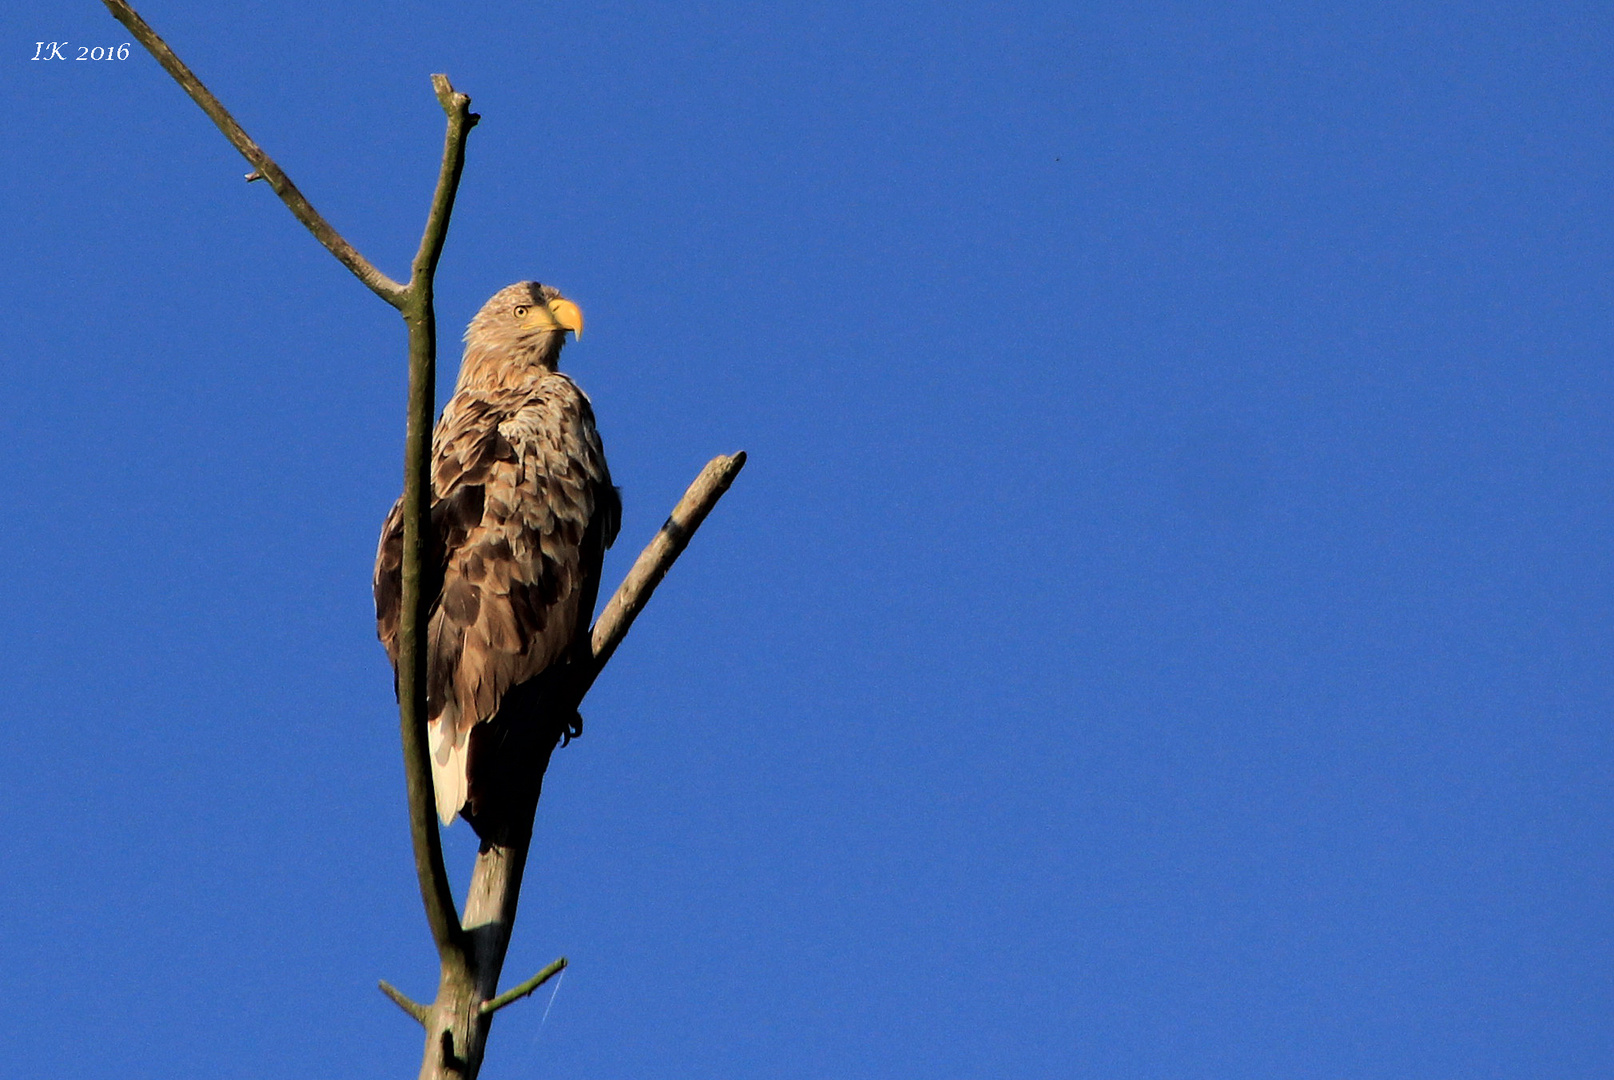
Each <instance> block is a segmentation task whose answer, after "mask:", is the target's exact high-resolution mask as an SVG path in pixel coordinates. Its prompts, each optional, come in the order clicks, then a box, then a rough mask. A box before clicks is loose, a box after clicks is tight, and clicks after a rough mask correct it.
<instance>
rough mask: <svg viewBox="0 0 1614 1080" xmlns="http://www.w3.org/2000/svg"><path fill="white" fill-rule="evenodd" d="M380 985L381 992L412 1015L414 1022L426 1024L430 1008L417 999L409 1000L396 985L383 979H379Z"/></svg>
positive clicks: (421, 1024) (422, 1025) (423, 1025)
mask: <svg viewBox="0 0 1614 1080" xmlns="http://www.w3.org/2000/svg"><path fill="white" fill-rule="evenodd" d="M380 985H381V992H382V993H383V994H385V995H387V996H388V997H389V998H391V999H392V1003H393V1004H394V1005H396V1006H398V1008H400V1009H402V1010H403V1011H404V1012H406V1013H408V1014H409V1015H410V1016H412V1017H414V1020H415V1023H417V1024H419V1025H420V1026H421V1027H425V1026H426V1018H427V1017H428V1016H430V1015H431V1009H430V1008H428V1007H427V1006H425V1005H422V1004H421V1003H420V1002H418V1001H411V1000H410V999H409V996H408V995H407V994H405V993H404V992H403V991H402V990H400V989H398V988H397V987H396V986H393V985H392V984H391V983H389V982H388V981H387V980H385V979H382V980H381V984H380Z"/></svg>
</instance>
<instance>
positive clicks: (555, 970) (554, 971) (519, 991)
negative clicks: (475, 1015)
mask: <svg viewBox="0 0 1614 1080" xmlns="http://www.w3.org/2000/svg"><path fill="white" fill-rule="evenodd" d="M565 970H566V958H565V957H564V956H563V957H561V958H560V959H559V960H556V961H555V962H554V963H553V964H550V965H549V966H548V967H546V968H544V969H543V970H542V971H540V972H539V973H538V974H536V975H534V976H533V977H532V978H530V979H528V980H527V981H526V982H524V983H517V984H516V985H515V986H512V987H511V988H510V989H508V990H506V991H505V992H504V993H502V994H500V995H499V996H498V997H496V998H494V999H493V1000H492V1001H484V1002H483V1003H482V1015H484V1016H486V1015H488V1014H490V1013H496V1012H498V1011H499V1010H500V1009H502V1008H504V1007H505V1006H506V1005H509V1004H511V1003H512V1002H516V1001H520V1000H521V999H522V998H524V997H526V996H527V995H528V994H530V993H532V992H533V991H534V990H536V989H538V988H539V987H540V986H542V985H544V983H546V982H548V981H549V980H550V979H552V978H554V977H555V976H556V975H559V974H560V973H561V972H562V971H565Z"/></svg>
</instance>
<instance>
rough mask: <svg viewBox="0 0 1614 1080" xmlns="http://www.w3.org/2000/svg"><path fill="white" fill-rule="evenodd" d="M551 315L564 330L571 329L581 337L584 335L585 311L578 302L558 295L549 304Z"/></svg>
mask: <svg viewBox="0 0 1614 1080" xmlns="http://www.w3.org/2000/svg"><path fill="white" fill-rule="evenodd" d="M548 307H549V315H550V317H551V318H552V319H554V320H555V325H556V326H558V327H560V328H561V329H562V330H570V331H571V332H572V333H574V334H576V335H577V336H578V338H579V339H581V338H582V336H583V312H582V309H581V308H579V307H578V306H577V305H576V304H574V303H572V302H571V301H570V300H567V299H565V298H564V297H558V296H557V297H556V298H555V299H553V300H551V301H550V302H549V304H548Z"/></svg>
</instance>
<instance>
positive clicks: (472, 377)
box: [375, 281, 621, 837]
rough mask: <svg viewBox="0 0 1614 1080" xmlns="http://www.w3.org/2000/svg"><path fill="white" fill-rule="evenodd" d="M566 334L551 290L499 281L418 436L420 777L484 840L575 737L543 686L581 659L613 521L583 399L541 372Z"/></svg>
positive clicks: (394, 538)
mask: <svg viewBox="0 0 1614 1080" xmlns="http://www.w3.org/2000/svg"><path fill="white" fill-rule="evenodd" d="M567 330H573V331H575V332H578V333H581V331H582V315H581V313H580V312H579V311H578V310H577V307H576V305H574V304H572V303H571V302H570V301H569V300H566V299H565V298H564V297H562V296H561V295H560V293H559V292H557V291H556V290H555V289H553V288H550V287H549V286H547V285H539V284H538V283H537V282H532V281H528V282H521V283H519V284H516V285H511V286H509V287H508V288H505V289H502V290H500V291H499V292H498V293H497V294H495V295H494V296H493V298H492V299H491V300H489V301H488V302H487V303H486V304H485V305H483V307H482V310H481V311H479V312H477V314H476V317H475V318H474V319H472V320H471V325H470V327H469V328H468V329H467V330H466V331H465V357H464V360H463V361H462V362H461V365H460V375H459V381H458V382H457V383H456V385H455V388H454V396H453V398H451V399H450V400H449V403H448V405H447V406H446V407H445V408H444V409H443V415H442V417H441V419H439V420H438V422H437V428H436V431H435V432H434V433H433V438H432V450H433V461H432V509H431V519H432V528H431V530H430V531H429V533H428V537H427V545H428V550H427V559H426V563H427V566H426V574H427V580H426V581H425V582H423V588H425V590H426V593H427V595H428V596H431V597H433V598H434V599H433V602H432V608H431V620H430V623H429V626H428V630H427V708H426V714H427V731H428V735H429V744H430V749H431V755H432V780H433V784H434V785H435V787H436V795H437V812H438V815H439V816H440V817H441V818H442V819H443V822H444V823H445V824H447V823H449V822H451V821H452V820H453V818H454V815H455V814H456V813H458V812H460V811H461V810H464V811H465V813H466V816H467V818H469V819H470V821H471V823H472V824H473V826H475V827H476V829H477V831H478V833H480V834H482V835H483V836H484V837H486V836H488V835H489V830H490V829H492V830H494V831H497V830H499V829H501V828H504V827H505V819H506V818H508V817H509V816H510V815H511V814H517V811H518V810H519V808H520V807H521V806H522V805H524V804H525V803H526V801H527V800H528V799H529V798H536V797H537V786H538V783H539V780H540V778H541V775H542V768H543V763H544V761H546V760H547V756H548V753H549V751H550V749H552V748H553V746H554V744H555V741H556V740H557V739H559V738H560V737H562V736H563V735H564V734H566V733H567V732H572V733H575V724H576V719H575V716H576V714H575V713H574V712H573V711H572V710H571V709H570V708H569V707H563V706H562V705H558V704H556V703H555V702H554V701H553V697H554V695H553V694H552V693H551V692H550V691H551V690H553V689H554V688H555V687H556V685H557V684H558V683H562V682H564V674H565V668H566V666H567V665H568V664H569V663H571V662H572V661H573V659H574V658H575V657H577V656H579V655H587V653H586V650H587V649H588V638H587V635H588V629H589V619H590V617H591V616H592V615H593V612H594V603H595V600H596V598H597V596H598V594H599V582H600V562H601V559H602V558H603V557H604V553H605V549H606V548H607V547H609V546H610V545H611V542H612V541H613V540H615V539H616V532H617V525H618V522H619V520H620V516H621V502H620V500H619V499H618V496H617V493H616V489H615V488H613V487H612V486H611V474H610V472H609V470H608V469H607V468H606V465H605V453H604V450H603V449H602V448H601V446H600V437H599V434H598V432H597V431H596V430H595V428H594V413H593V410H592V409H591V408H590V406H589V401H588V398H587V396H586V395H584V393H583V392H582V391H581V390H579V389H578V388H577V385H576V384H575V383H573V382H572V380H571V379H569V378H567V377H566V376H565V375H562V374H561V373H560V372H558V371H556V370H555V364H556V361H557V359H558V358H559V356H560V350H561V346H562V344H563V343H564V341H565V336H566V331H567ZM401 505H402V504H401V500H400V502H399V503H394V504H393V507H392V511H391V513H389V514H388V515H387V519H386V522H385V523H384V524H383V525H382V527H381V543H380V546H379V548H378V550H377V552H376V567H375V604H376V628H377V631H378V633H379V635H380V637H381V641H382V644H384V645H385V646H386V648H387V655H388V656H389V657H391V658H392V662H393V667H394V670H396V667H397V663H398V644H397V636H398V614H399V600H400V575H399V566H400V563H401V561H402V549H403V526H402V517H401ZM580 650H581V652H579V651H580ZM517 816H519V814H517Z"/></svg>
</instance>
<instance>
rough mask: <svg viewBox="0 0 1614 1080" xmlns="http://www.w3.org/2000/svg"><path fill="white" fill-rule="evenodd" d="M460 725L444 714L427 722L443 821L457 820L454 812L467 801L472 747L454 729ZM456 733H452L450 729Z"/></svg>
mask: <svg viewBox="0 0 1614 1080" xmlns="http://www.w3.org/2000/svg"><path fill="white" fill-rule="evenodd" d="M458 726H459V725H457V724H456V723H454V720H453V718H452V717H449V716H448V715H446V710H445V715H443V716H440V717H438V718H437V719H436V720H433V721H431V722H429V723H428V724H427V725H426V739H427V742H428V744H429V745H430V748H431V755H432V790H433V791H434V792H435V793H436V795H437V816H438V818H440V819H441V820H442V822H443V824H444V825H452V824H454V816H455V815H456V814H458V813H459V812H460V807H462V806H464V805H465V796H466V779H465V760H466V757H467V756H468V755H467V754H466V751H467V750H468V749H469V747H467V746H466V745H465V737H464V736H463V735H459V737H458V738H456V737H455V736H456V735H458V732H455V731H454V729H455V728H457V727H458ZM451 732H452V733H453V734H450V733H451Z"/></svg>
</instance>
